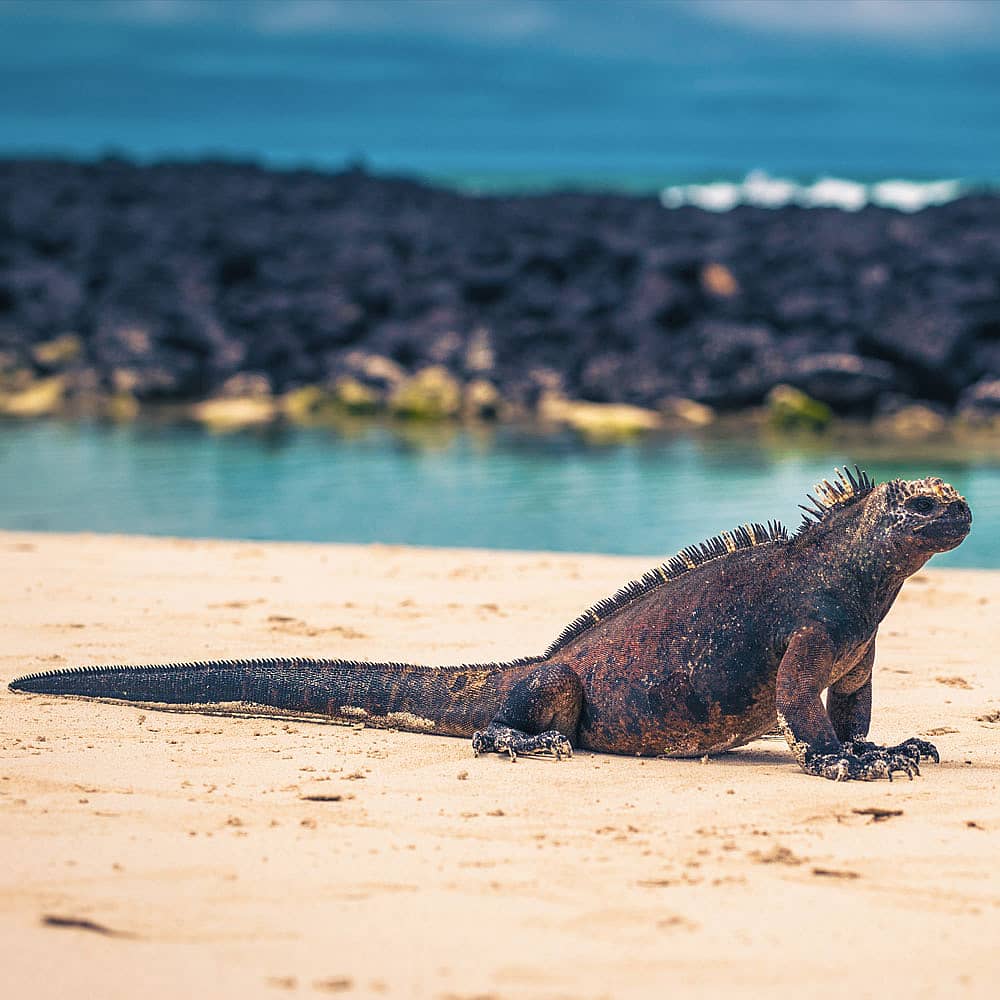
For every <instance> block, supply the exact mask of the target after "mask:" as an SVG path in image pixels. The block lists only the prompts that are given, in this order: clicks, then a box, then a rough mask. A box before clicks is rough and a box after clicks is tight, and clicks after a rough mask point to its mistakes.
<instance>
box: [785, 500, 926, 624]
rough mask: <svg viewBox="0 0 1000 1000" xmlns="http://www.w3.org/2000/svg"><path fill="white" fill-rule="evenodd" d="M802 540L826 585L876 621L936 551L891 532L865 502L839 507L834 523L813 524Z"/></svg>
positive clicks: (820, 578) (807, 554)
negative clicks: (905, 543) (912, 545)
mask: <svg viewBox="0 0 1000 1000" xmlns="http://www.w3.org/2000/svg"><path fill="white" fill-rule="evenodd" d="M801 541H802V542H803V543H805V544H804V545H803V555H804V556H805V557H806V558H807V559H808V561H809V562H810V563H811V566H812V569H813V574H814V578H815V579H817V580H818V581H819V582H820V589H822V590H823V591H826V592H836V593H838V594H842V595H846V596H848V597H849V599H850V600H851V601H852V603H854V604H855V607H856V608H858V609H859V610H861V611H863V613H864V615H865V618H866V619H867V620H868V621H869V622H870V624H871V625H872V626H876V625H878V623H879V622H881V621H882V619H883V618H885V616H886V615H887V614H888V613H889V609H890V608H891V607H892V604H893V601H895V599H896V595H897V594H898V593H899V590H900V588H901V587H902V586H903V583H904V582H905V581H906V578H907V577H909V576H911V575H912V574H914V573H916V572H917V570H919V569H920V567H921V566H923V565H924V563H925V562H927V560H928V558H929V557H930V554H929V553H926V552H924V551H921V550H917V549H911V550H907V549H905V548H903V547H902V546H900V545H899V543H898V542H894V541H891V540H890V539H889V538H887V537H886V536H885V534H884V533H883V532H880V531H879V530H878V521H877V520H875V519H874V518H872V517H871V516H870V512H866V510H865V505H863V504H859V505H857V506H856V507H854V508H852V509H848V510H843V511H838V512H837V515H836V516H835V517H833V518H831V519H830V522H829V523H825V524H818V525H815V526H813V527H812V528H810V529H808V531H807V533H806V535H805V537H804V538H803V539H802V540H801Z"/></svg>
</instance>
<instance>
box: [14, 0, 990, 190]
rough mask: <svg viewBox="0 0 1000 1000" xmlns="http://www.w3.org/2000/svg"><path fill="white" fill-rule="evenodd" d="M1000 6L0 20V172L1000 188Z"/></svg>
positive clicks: (355, 10)
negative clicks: (253, 163) (762, 172)
mask: <svg viewBox="0 0 1000 1000" xmlns="http://www.w3.org/2000/svg"><path fill="white" fill-rule="evenodd" d="M998 56H1000V3H995V2H992V0H837V2H827V0H812V2H810V0H791V2H790V0H634V2H610V0H494V2H485V0H483V2H478V0H283V2H282V0H246V2H240V0H93V2H90V3H87V2H83V0H67V2H56V0H0V153H8V154H10V153H29V152H56V153H63V154H67V155H76V156H94V155H99V154H100V153H101V152H102V151H106V150H109V149H116V150H119V151H122V152H125V153H128V154H131V155H136V156H139V157H145V158H157V157H163V156H197V155H204V154H206V153H219V154H223V155H227V156H239V157H254V158H262V159H265V160H267V161H270V162H274V163H280V164H291V163H314V164H321V165H337V164H339V163H342V162H344V160H346V159H349V158H352V157H358V156H360V157H364V158H366V159H367V160H369V161H370V162H371V163H372V164H374V165H375V166H379V167H383V168H385V169H393V170H415V171H422V172H427V173H438V174H449V173H451V174H456V173H457V174H462V173H465V174H468V173H476V172H489V171H499V172H501V173H503V172H510V173H517V172H521V173H530V172H532V171H537V172H540V173H560V172H561V173H563V174H567V175H585V174H587V173H593V174H613V173H626V174H633V175H639V174H649V175H658V176H664V177H669V178H670V179H677V178H678V177H683V178H697V177H701V176H706V177H707V176H716V175H738V174H741V173H742V172H745V171H746V170H749V169H753V168H757V167H759V168H764V169H768V170H771V171H772V172H779V173H780V172H787V173H794V174H797V175H809V174H816V173H818V172H832V173H848V174H854V175H865V176H885V175H889V174H907V175H914V176H954V175H959V176H971V177H987V176H988V177H994V176H995V175H996V173H997V168H996V163H997V153H998V152H1000V59H998Z"/></svg>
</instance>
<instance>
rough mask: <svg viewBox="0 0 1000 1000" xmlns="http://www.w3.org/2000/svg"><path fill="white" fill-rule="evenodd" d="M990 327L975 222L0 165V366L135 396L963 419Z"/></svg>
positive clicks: (973, 216)
mask: <svg viewBox="0 0 1000 1000" xmlns="http://www.w3.org/2000/svg"><path fill="white" fill-rule="evenodd" d="M998 303H1000V199H998V198H995V197H987V196H978V197H969V198H964V199H961V200H959V201H957V202H954V203H952V204H949V205H945V206H941V207H939V208H931V209H927V210H925V211H923V212H920V213H917V214H915V215H912V216H907V215H902V214H901V213H898V212H894V211H889V210H884V209H878V208H872V207H869V208H866V209H864V210H863V211H861V212H857V213H846V212H841V211H837V210H833V209H812V210H804V209H801V208H797V207H789V208H785V209H781V210H777V211H767V210H763V209H756V208H747V207H743V208H738V209H736V210H734V211H731V212H727V213H724V214H721V215H714V214H711V213H706V212H702V211H700V210H697V209H694V208H690V207H688V208H682V209H677V210H667V209H664V208H663V207H662V206H661V205H660V204H659V202H658V201H657V200H656V199H655V198H652V197H630V196H624V195H615V194H580V193H573V194H569V193H566V194H552V195H544V196H522V197H469V196H463V195H460V194H457V193H455V192H452V191H448V190H443V189H437V188H433V187H430V186H427V185H424V184H420V183H416V182H414V181H409V180H404V179H399V178H378V177H373V176H371V175H368V174H366V173H365V172H363V171H361V170H350V171H347V172H344V173H339V174H321V173H316V172H309V171H291V172H269V171H265V170H262V169H259V168H257V167H255V166H251V165H246V164H237V163H213V162H204V163H196V164H161V165H159V166H153V167H137V166H134V165H132V164H129V163H127V162H124V161H121V160H114V159H111V160H105V161H102V162H100V163H93V164H73V163H64V162H55V161H7V162H0V368H3V369H5V370H16V371H20V372H22V374H23V372H24V371H25V370H26V369H30V368H33V369H34V370H35V372H36V373H37V374H46V373H49V372H52V371H55V370H58V371H64V372H65V373H66V374H67V377H69V378H71V380H75V381H76V382H80V383H81V384H82V383H86V384H88V385H89V384H92V383H95V382H96V383H97V384H100V385H102V386H103V387H104V388H105V389H109V390H110V389H115V390H128V391H129V392H132V393H134V394H135V395H136V396H138V397H140V398H150V399H163V398H178V399H183V398H192V397H199V396H205V395H210V394H212V393H216V392H218V391H220V390H221V387H222V386H224V385H225V384H227V383H228V384H230V385H232V384H234V383H232V382H231V379H232V378H233V376H235V375H239V374H240V373H247V372H252V373H259V374H261V375H263V376H266V378H267V380H268V382H269V384H270V386H271V388H272V389H273V391H275V392H282V391H285V390H287V389H290V388H294V387H296V386H299V385H304V384H310V383H315V384H328V383H331V382H333V381H335V380H337V379H339V378H344V377H350V378H351V379H354V380H355V382H356V383H360V384H361V385H363V386H366V387H368V388H370V389H371V390H372V391H373V392H376V393H378V394H379V395H380V397H382V398H384V397H385V396H386V395H387V394H389V393H390V392H393V391H395V390H396V389H397V388H398V386H399V385H400V384H401V383H402V382H403V381H404V380H405V379H406V378H407V377H408V376H411V375H413V374H414V373H416V372H418V371H420V370H422V369H426V368H431V367H438V366H443V367H445V368H447V369H448V370H449V371H450V372H451V373H452V374H453V375H454V376H455V377H457V378H458V379H459V380H463V381H469V380H473V379H483V378H485V379H487V380H489V382H490V384H491V385H495V386H496V387H497V388H498V389H499V391H500V394H501V396H502V397H503V398H505V399H507V400H510V401H513V402H515V403H519V404H521V405H524V406H531V405H534V403H535V402H536V401H537V400H538V399H539V398H541V397H542V396H544V395H545V394H546V393H562V394H565V395H568V396H571V397H574V396H575V397H579V398H582V399H585V400H592V401H597V402H627V403H634V404H639V405H644V406H656V405H658V404H659V403H660V402H661V401H662V400H663V399H664V398H666V397H687V398H691V399H695V400H698V401H700V402H704V403H709V404H711V405H712V406H715V407H719V408H723V409H732V408H739V407H746V406H755V405H758V404H759V403H761V402H762V401H763V400H764V399H765V397H766V396H767V394H768V392H769V391H770V390H771V389H772V388H773V387H774V386H775V385H778V384H781V383H785V384H791V385H792V386H794V387H796V388H798V389H800V390H802V391H804V392H806V393H807V394H809V395H810V396H813V397H815V398H816V399H819V400H821V401H823V402H825V403H827V404H829V405H830V406H831V407H832V408H833V409H834V410H836V411H838V412H841V413H859V414H870V413H879V412H886V411H887V410H889V409H891V408H893V407H896V408H898V407H899V406H900V405H902V403H904V402H905V401H906V400H907V399H923V400H930V401H933V402H935V403H937V404H941V405H944V406H947V407H956V406H960V407H961V408H962V409H963V411H970V412H971V410H972V409H975V410H976V411H977V412H978V411H980V410H983V409H984V408H988V407H989V406H991V405H992V403H991V402H990V400H991V399H992V396H990V392H992V391H993V390H992V389H989V388H988V387H989V386H991V385H994V384H995V382H996V380H997V379H1000V304H998ZM53 344H58V345H61V346H58V347H55V346H51V345H53ZM66 345H69V347H67V346H66ZM70 348H72V349H70ZM19 377H20V376H19Z"/></svg>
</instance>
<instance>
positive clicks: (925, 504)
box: [906, 497, 934, 514]
mask: <svg viewBox="0 0 1000 1000" xmlns="http://www.w3.org/2000/svg"><path fill="white" fill-rule="evenodd" d="M906 509H907V510H912V511H913V513H914V514H929V513H930V512H931V511H932V510H933V509H934V501H933V500H932V499H931V498H930V497H910V499H909V500H907V501H906Z"/></svg>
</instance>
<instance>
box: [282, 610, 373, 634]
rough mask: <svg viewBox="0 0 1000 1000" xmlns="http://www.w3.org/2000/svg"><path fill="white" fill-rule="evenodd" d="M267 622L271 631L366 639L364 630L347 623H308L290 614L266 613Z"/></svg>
mask: <svg viewBox="0 0 1000 1000" xmlns="http://www.w3.org/2000/svg"><path fill="white" fill-rule="evenodd" d="M267 624H268V626H269V627H270V629H271V631H272V632H284V633H285V634H286V635H305V636H316V635H331V634H337V635H339V636H340V637H341V638H342V639H368V638H370V637H369V635H368V634H367V633H366V632H360V631H358V629H355V628H351V627H350V626H349V625H329V626H321V625H310V624H309V623H308V622H304V621H302V619H300V618H293V617H292V616H291V615H268V616H267Z"/></svg>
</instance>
